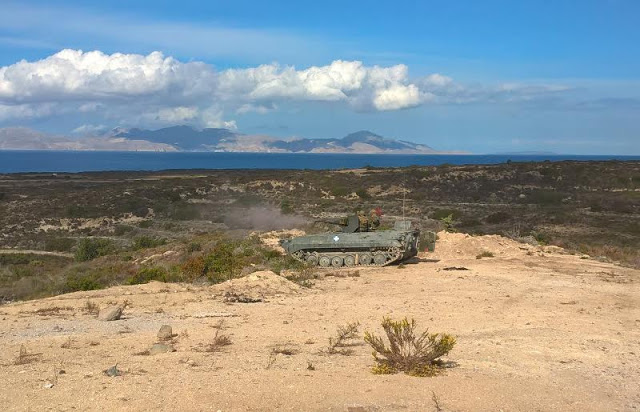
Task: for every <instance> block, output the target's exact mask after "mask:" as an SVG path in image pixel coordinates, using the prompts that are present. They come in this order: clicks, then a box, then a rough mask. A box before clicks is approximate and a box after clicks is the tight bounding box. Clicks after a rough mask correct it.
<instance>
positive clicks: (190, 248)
mask: <svg viewBox="0 0 640 412" xmlns="http://www.w3.org/2000/svg"><path fill="white" fill-rule="evenodd" d="M201 250H202V245H201V244H200V243H198V242H191V243H189V245H187V252H188V253H193V252H199V251H201Z"/></svg>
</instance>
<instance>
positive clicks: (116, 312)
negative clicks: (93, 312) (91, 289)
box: [98, 305, 124, 321]
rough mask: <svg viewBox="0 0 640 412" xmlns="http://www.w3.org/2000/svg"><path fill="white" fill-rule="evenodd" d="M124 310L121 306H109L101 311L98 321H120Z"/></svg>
mask: <svg viewBox="0 0 640 412" xmlns="http://www.w3.org/2000/svg"><path fill="white" fill-rule="evenodd" d="M123 309H124V308H123V307H122V306H120V305H116V306H107V307H106V308H103V309H100V312H99V313H98V319H99V320H104V321H112V320H118V319H120V317H121V316H122V310H123Z"/></svg>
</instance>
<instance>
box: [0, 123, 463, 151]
mask: <svg viewBox="0 0 640 412" xmlns="http://www.w3.org/2000/svg"><path fill="white" fill-rule="evenodd" d="M0 149H14V150H123V151H201V152H273V153H380V154H386V153H390V154H391V153H397V154H438V153H453V152H439V151H436V150H434V149H433V148H431V147H429V146H427V145H423V144H417V143H412V142H408V141H405V140H396V139H389V138H385V137H382V136H380V135H377V134H375V133H373V132H370V131H367V130H361V131H359V132H355V133H351V134H349V135H347V136H345V137H342V138H329V139H304V138H289V139H282V138H277V137H273V136H267V135H247V134H242V133H237V132H234V131H231V130H228V129H216V128H207V129H202V130H197V129H194V128H192V127H189V126H173V127H166V128H163V129H158V130H145V129H137V128H133V129H124V128H116V129H113V130H111V131H110V132H109V133H107V134H106V135H103V136H99V137H82V138H80V137H77V138H71V137H66V136H53V135H48V134H44V133H40V132H37V131H35V130H31V129H27V128H23V127H14V128H5V129H0Z"/></svg>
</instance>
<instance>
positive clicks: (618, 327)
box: [0, 235, 640, 411]
mask: <svg viewBox="0 0 640 412" xmlns="http://www.w3.org/2000/svg"><path fill="white" fill-rule="evenodd" d="M484 250H487V251H491V252H492V253H494V255H495V257H493V258H483V259H476V258H475V256H476V254H477V253H478V251H484ZM559 252H560V251H559V250H557V249H548V250H547V251H544V250H542V249H539V248H534V247H529V246H523V245H520V244H517V243H514V242H511V241H509V240H507V239H503V238H500V237H498V236H488V237H468V236H464V235H444V236H442V237H441V240H440V242H439V245H438V253H437V254H436V255H435V256H432V257H436V258H438V259H440V260H439V261H438V262H432V261H429V262H427V261H423V262H420V263H417V264H410V265H406V266H405V267H404V268H398V267H387V268H371V269H360V270H359V272H358V273H354V272H353V271H351V272H348V271H343V272H338V273H337V274H338V275H340V277H336V276H328V277H326V278H325V279H323V280H318V281H317V282H316V285H315V287H313V288H310V289H307V288H302V287H299V286H297V285H295V284H291V283H289V282H287V281H285V280H284V279H282V278H276V277H269V276H264V277H258V276H256V277H255V278H247V279H243V280H241V281H237V282H235V283H233V284H232V285H217V286H213V287H195V286H191V285H176V284H161V283H151V284H148V285H141V286H129V287H124V286H122V287H116V288H111V289H108V290H102V291H93V292H78V293H74V294H69V295H62V296H59V297H54V298H49V299H43V300H38V301H30V302H24V303H15V304H10V305H5V306H1V307H0V319H2V322H1V323H0V363H1V365H2V367H1V369H0V387H1V388H2V391H0V406H2V407H3V409H5V410H7V409H9V410H42V409H51V410H62V409H70V408H75V409H79V410H98V409H100V410H104V409H111V410H121V409H127V410H150V409H154V410H177V409H180V410H194V411H195V410H205V409H207V410H209V409H211V410H214V411H216V410H222V411H235V410H239V411H262V410H295V411H299V410H304V411H308V410H311V411H315V410H324V411H326V410H333V411H347V410H349V408H352V409H351V410H352V411H430V410H436V406H435V402H434V400H433V399H434V396H435V397H436V398H437V399H438V402H439V405H440V407H441V408H442V410H448V411H470V410H473V411H498V410H504V411H514V410H522V411H596V410H606V411H611V410H635V409H639V408H640V359H639V357H640V289H639V287H638V284H639V283H638V281H639V279H640V271H638V270H632V269H626V268H621V267H618V266H614V265H611V264H606V263H600V262H597V261H593V260H590V259H580V257H578V256H571V255H565V254H561V253H559ZM452 267H456V268H458V269H459V268H467V269H468V270H447V269H448V268H452ZM347 274H351V276H347ZM355 275H359V276H355ZM229 288H232V289H233V290H234V291H236V292H239V293H242V292H247V293H251V294H252V295H255V296H259V297H262V298H263V299H265V300H266V301H264V302H260V303H250V304H240V303H235V304H229V303H225V302H224V301H223V298H222V294H223V293H224V291H225V290H228V289H229ZM125 299H126V300H127V301H128V302H129V305H130V306H129V307H128V308H127V309H126V311H125V318H124V319H122V320H119V321H115V322H101V321H98V320H97V319H96V318H95V317H93V316H92V315H90V314H88V313H85V311H84V310H83V307H84V306H85V305H86V303H87V301H89V300H90V301H91V302H93V303H96V304H98V305H100V306H103V307H104V306H105V305H107V304H108V303H109V302H111V303H115V302H122V301H124V300H125ZM383 316H392V317H395V318H401V317H404V316H409V317H413V318H415V319H416V321H417V322H418V324H419V326H421V327H429V328H430V330H431V331H433V332H438V331H445V332H449V333H453V334H455V335H456V336H457V338H458V344H457V346H456V347H455V348H454V350H453V351H452V352H451V354H450V356H449V358H448V359H449V360H452V361H455V362H457V364H458V366H457V367H454V368H452V369H448V370H447V371H446V373H445V374H444V375H442V376H438V377H435V378H415V377H410V376H406V375H391V376H389V375H387V376H378V375H373V374H371V373H370V368H371V366H372V365H373V362H372V357H371V350H370V348H369V347H368V346H365V345H364V344H362V340H359V344H358V345H356V346H354V347H352V349H353V350H354V353H353V355H351V356H342V355H326V354H325V353H323V349H325V348H326V346H327V342H328V339H329V337H331V336H333V335H335V329H336V327H337V326H338V325H342V324H345V323H347V322H352V321H359V322H360V323H361V325H362V326H361V332H363V331H364V330H369V331H376V332H378V333H379V332H380V326H379V324H380V320H381V318H382V317H383ZM221 320H224V324H223V326H222V332H221V333H224V334H226V335H228V336H229V337H230V338H231V340H232V342H233V343H232V344H231V345H230V346H227V347H226V348H225V349H224V350H223V351H221V352H216V353H209V352H203V351H202V350H203V348H204V347H205V345H206V344H208V343H210V342H211V341H212V339H213V336H214V334H215V332H216V329H215V327H217V326H219V322H220V321H221ZM162 324H169V325H171V326H172V327H173V330H174V332H175V333H177V334H178V336H176V338H175V348H176V352H172V353H164V354H159V355H154V356H143V355H136V353H140V352H142V351H144V350H146V349H149V347H150V346H151V345H152V344H153V343H154V342H155V341H156V333H157V331H158V328H159V327H160V326H161V325H162ZM21 345H24V347H25V348H26V349H27V350H28V351H29V352H30V353H40V354H41V355H40V356H38V357H36V359H35V360H34V361H33V362H30V363H27V364H23V365H16V364H15V360H16V358H17V356H18V353H19V351H20V347H21ZM276 345H281V347H282V345H288V346H289V348H290V349H292V353H293V354H291V355H285V354H276V355H273V354H272V349H273V348H274V346H276ZM62 346H64V347H62ZM116 363H117V364H118V368H119V369H121V370H122V371H124V372H125V373H124V375H123V376H119V377H108V376H106V375H105V374H104V373H103V372H102V371H103V370H105V369H107V368H108V367H110V366H113V365H114V364H116ZM309 365H311V367H310V366H309ZM61 369H62V370H64V371H65V373H64V374H60V373H59V371H60V370H61ZM54 372H57V374H56V375H54ZM54 376H57V380H56V378H54ZM47 382H55V385H54V386H53V387H52V388H45V387H44V385H45V384H46V383H47ZM434 394H435V395H434ZM358 408H359V409H358Z"/></svg>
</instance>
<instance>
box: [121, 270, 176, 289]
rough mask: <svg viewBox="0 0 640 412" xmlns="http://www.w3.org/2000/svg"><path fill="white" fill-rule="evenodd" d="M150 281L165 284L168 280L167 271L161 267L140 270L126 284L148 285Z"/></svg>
mask: <svg viewBox="0 0 640 412" xmlns="http://www.w3.org/2000/svg"><path fill="white" fill-rule="evenodd" d="M152 280H157V281H159V282H167V280H169V276H168V273H167V271H166V270H165V269H164V268H161V267H150V268H142V269H140V270H139V271H138V272H137V273H136V274H135V275H133V276H131V277H130V278H129V279H128V280H127V283H128V284H129V285H140V284H142V283H149V282H151V281H152Z"/></svg>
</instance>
